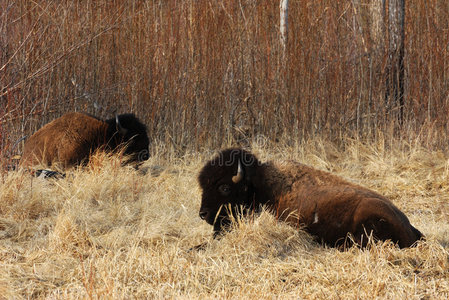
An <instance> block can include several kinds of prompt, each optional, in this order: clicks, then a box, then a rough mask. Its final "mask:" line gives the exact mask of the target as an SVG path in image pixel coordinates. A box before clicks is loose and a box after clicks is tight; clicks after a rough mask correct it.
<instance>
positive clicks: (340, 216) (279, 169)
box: [265, 162, 422, 247]
mask: <svg viewBox="0 0 449 300" xmlns="http://www.w3.org/2000/svg"><path fill="white" fill-rule="evenodd" d="M268 169H269V172H267V171H266V172H265V175H266V176H267V175H268V177H267V181H271V184H269V186H270V190H272V191H273V194H274V195H273V197H272V198H273V199H277V201H275V206H274V207H273V209H274V210H275V212H276V215H277V216H279V217H280V218H281V219H283V220H285V221H287V222H288V223H290V224H292V225H297V226H305V227H306V228H307V230H308V231H309V232H310V233H312V234H313V235H315V236H317V237H319V238H320V239H321V240H322V241H324V242H325V243H327V244H329V245H332V246H334V245H338V244H339V243H341V242H344V240H345V238H346V235H347V233H350V234H352V235H353V237H354V239H355V241H356V242H357V243H358V244H360V245H362V246H363V245H364V244H365V243H366V241H367V236H366V234H369V233H370V232H372V233H373V235H374V236H375V237H376V238H377V239H379V240H387V239H390V240H392V241H393V242H395V243H396V242H397V243H398V244H399V246H400V247H409V246H411V245H412V244H413V243H414V242H416V241H417V240H418V239H420V238H421V237H422V234H421V233H420V232H419V231H418V230H417V229H415V228H414V227H413V226H412V225H411V224H410V222H409V220H408V218H407V217H406V216H405V214H404V213H403V212H401V211H400V210H399V209H398V208H397V207H396V206H395V205H394V204H393V203H392V202H391V201H390V200H388V199H387V198H385V197H384V196H382V195H380V194H378V193H376V192H375V191H372V190H370V189H368V188H365V187H362V186H360V185H357V184H354V183H351V182H349V181H346V180H344V179H343V178H340V177H338V176H335V175H333V174H330V173H328V172H324V171H320V170H317V169H314V168H311V167H309V166H305V165H302V164H300V163H295V162H288V163H276V164H271V167H269V168H268Z"/></svg>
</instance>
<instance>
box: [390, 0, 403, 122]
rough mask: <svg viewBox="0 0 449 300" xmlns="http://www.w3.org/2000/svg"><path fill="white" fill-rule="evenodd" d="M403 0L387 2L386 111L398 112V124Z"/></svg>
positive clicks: (401, 78) (401, 112)
mask: <svg viewBox="0 0 449 300" xmlns="http://www.w3.org/2000/svg"><path fill="white" fill-rule="evenodd" d="M404 20H405V0H389V1H388V27H387V30H388V33H387V37H388V40H387V47H388V50H387V51H388V61H387V66H386V78H385V84H386V89H385V103H386V107H387V110H390V111H391V110H395V111H398V114H397V117H398V121H399V124H400V125H402V124H403V122H404V104H405V99H404V46H405V45H404V39H405V29H404Z"/></svg>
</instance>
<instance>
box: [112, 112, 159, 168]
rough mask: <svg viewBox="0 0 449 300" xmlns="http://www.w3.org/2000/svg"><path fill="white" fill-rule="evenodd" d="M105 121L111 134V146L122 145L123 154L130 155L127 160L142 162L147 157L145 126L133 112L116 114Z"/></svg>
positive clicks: (148, 142)
mask: <svg viewBox="0 0 449 300" xmlns="http://www.w3.org/2000/svg"><path fill="white" fill-rule="evenodd" d="M106 122H107V123H108V128H109V129H108V131H109V135H110V136H111V139H110V146H111V148H113V149H115V148H116V147H118V146H120V145H124V146H125V151H124V154H125V155H128V156H129V157H130V159H129V161H128V162H142V161H144V160H147V159H148V158H149V151H148V147H149V144H150V141H149V139H148V135H147V129H146V126H145V125H144V124H143V123H141V122H140V121H139V119H137V118H136V116H135V115H134V114H122V115H117V116H116V117H115V118H113V119H109V120H107V121H106Z"/></svg>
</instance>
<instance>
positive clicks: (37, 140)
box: [20, 112, 149, 169]
mask: <svg viewBox="0 0 449 300" xmlns="http://www.w3.org/2000/svg"><path fill="white" fill-rule="evenodd" d="M148 145H149V139H148V135H147V131H146V127H145V125H144V124H142V123H141V122H140V121H139V120H138V119H137V118H136V116H134V115H133V114H122V115H117V116H116V117H115V118H112V119H109V120H101V119H99V118H97V117H94V116H91V115H88V114H84V113H78V112H70V113H67V114H65V115H63V116H62V117H60V118H57V119H55V120H53V121H52V122H50V123H48V124H46V125H45V126H44V127H42V128H41V129H39V130H38V131H37V132H35V133H34V134H33V135H32V136H31V137H30V138H29V139H28V140H27V141H26V142H25V147H24V151H23V154H22V158H21V160H20V165H21V166H24V167H29V166H35V165H45V166H53V167H54V166H57V167H59V168H63V169H65V168H69V167H74V166H77V165H81V164H85V163H87V162H88V161H89V157H90V155H91V154H92V153H93V152H95V151H97V150H104V151H116V150H118V149H121V147H122V146H123V147H125V148H124V154H125V155H127V157H129V159H128V161H127V163H131V162H139V161H142V160H146V159H148Z"/></svg>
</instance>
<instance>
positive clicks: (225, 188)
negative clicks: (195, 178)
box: [218, 184, 231, 196]
mask: <svg viewBox="0 0 449 300" xmlns="http://www.w3.org/2000/svg"><path fill="white" fill-rule="evenodd" d="M218 191H219V192H220V194H222V195H223V196H229V195H230V194H231V187H230V186H229V185H227V184H222V185H220V186H219V187H218Z"/></svg>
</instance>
